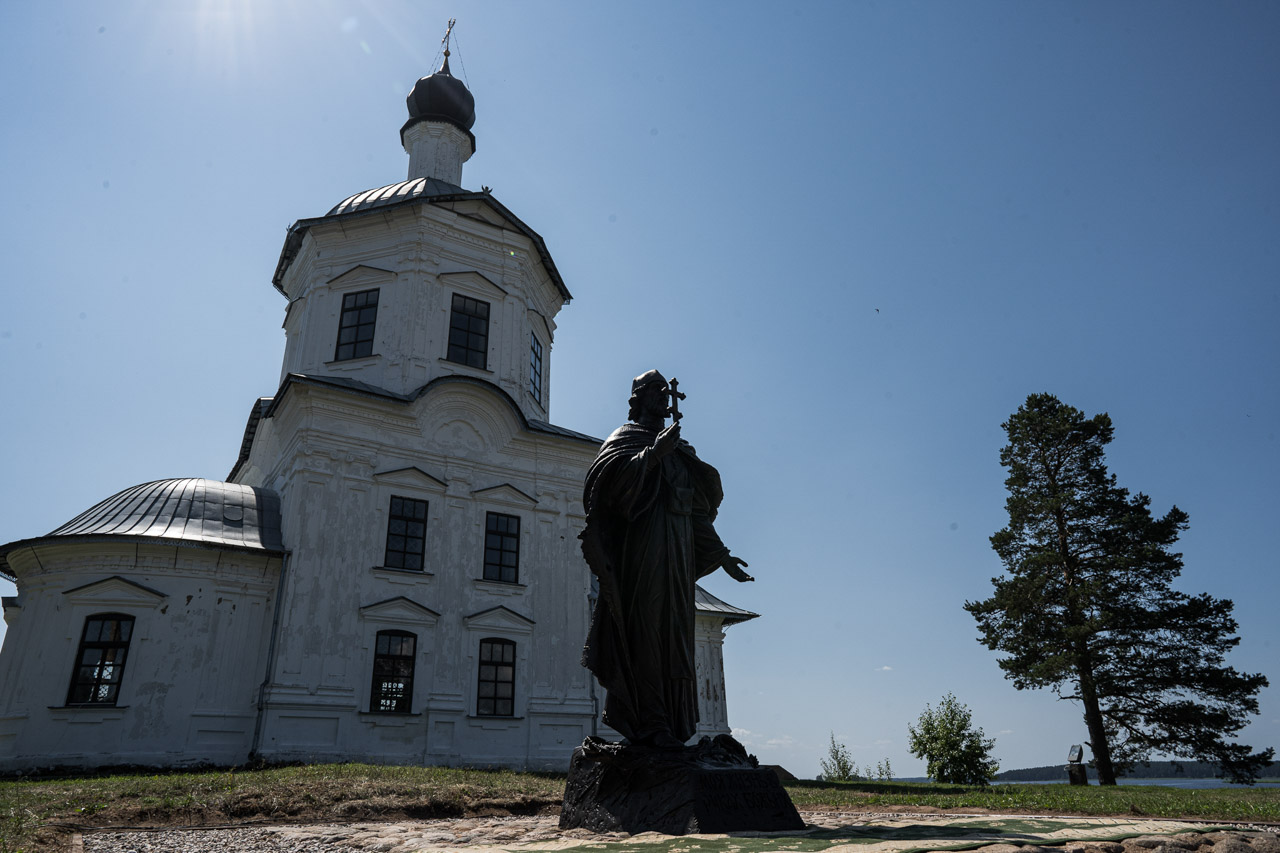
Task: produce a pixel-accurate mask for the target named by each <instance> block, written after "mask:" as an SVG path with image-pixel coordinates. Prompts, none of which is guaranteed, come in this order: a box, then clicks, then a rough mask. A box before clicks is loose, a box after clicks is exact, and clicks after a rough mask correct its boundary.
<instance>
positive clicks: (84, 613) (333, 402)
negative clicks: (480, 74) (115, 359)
mask: <svg viewBox="0 0 1280 853" xmlns="http://www.w3.org/2000/svg"><path fill="white" fill-rule="evenodd" d="M408 105H409V119H408V121H407V122H406V124H405V125H404V127H403V128H402V129H401V141H402V143H403V144H404V147H405V150H406V152H407V153H408V154H409V175H408V179H407V180H405V181H402V182H400V183H396V184H392V185H389V186H386V187H382V188H379V189H376V190H370V191H368V192H363V193H359V194H357V195H355V196H352V197H350V198H348V199H346V200H344V201H343V202H341V203H340V204H338V205H337V206H335V207H334V208H333V209H332V210H330V211H329V212H328V213H327V214H326V215H324V216H321V217H317V218H313V219H304V220H300V221H298V222H297V223H295V224H294V225H293V226H292V227H291V228H290V230H289V232H288V236H287V238H286V241H285V245H284V248H283V250H282V252H281V256H280V261H279V264H278V265H277V269H276V271H275V275H274V277H273V283H274V285H275V287H276V288H277V289H278V290H279V291H280V293H281V294H282V295H283V296H284V297H285V299H286V300H287V308H286V311H285V321H284V329H285V334H286V347H285V355H284V363H283V366H282V370H281V378H280V383H279V386H278V388H277V390H276V392H275V394H274V395H273V396H271V397H266V398H262V399H259V400H257V401H255V402H254V403H253V405H252V406H251V407H250V412H249V417H248V421H247V424H246V428H245V433H244V439H243V443H242V448H241V452H240V455H239V458H238V459H237V460H236V461H235V463H234V465H233V467H232V469H231V471H230V473H229V474H228V476H227V479H226V481H214V480H202V479H182V480H165V481H159V482H155V483H145V484H142V485H140V486H135V487H133V488H132V489H127V490H125V491H124V492H121V493H119V494H118V495H114V496H112V497H110V498H108V499H107V500H105V501H102V502H101V503H99V504H97V505H96V506H94V507H92V508H90V509H89V510H87V511H86V512H84V513H82V514H81V515H80V516H77V517H76V518H75V519H72V520H71V521H69V522H68V523H67V524H65V525H62V526H61V527H59V528H57V529H56V530H54V531H52V532H51V533H49V534H48V535H46V536H41V537H35V538H32V539H24V540H21V541H18V542H13V543H9V544H8V545H5V546H3V547H0V573H3V574H4V576H6V577H8V578H10V579H11V580H13V581H14V582H15V584H16V585H17V587H18V595H17V596H14V597H7V598H5V599H4V618H5V620H6V623H7V625H8V631H7V634H6V637H5V642H4V647H3V649H0V685H3V689H2V690H0V770H9V771H11V770H18V769H24V768H36V767H53V766H95V765H119V764H147V765H160V766H173V765H183V764H223V765H229V764H239V763H243V762H245V761H247V760H249V759H251V758H259V759H263V760H267V761H294V760H302V761H334V760H361V761H372V762H393V763H424V764H448V765H470V766H507V767H517V768H530V769H563V768H565V767H567V765H568V760H569V755H570V752H571V751H572V749H573V747H574V746H575V745H577V744H578V743H580V742H581V741H582V739H583V738H584V737H586V736H587V735H591V734H600V735H603V736H609V735H610V734H611V733H610V732H608V731H607V730H605V729H604V726H603V724H602V723H600V722H599V715H600V710H601V708H602V707H603V696H602V695H601V692H600V690H599V687H598V685H596V684H595V682H594V680H593V679H592V678H591V676H590V674H589V673H588V672H587V670H586V669H584V668H583V667H582V666H581V665H580V662H579V659H580V652H581V646H582V641H583V638H584V637H585V636H586V631H587V622H588V617H589V610H590V605H591V598H592V595H593V583H592V582H593V579H592V576H591V574H590V572H589V570H588V569H587V566H586V563H585V561H584V560H583V558H582V555H581V551H580V549H579V542H578V538H577V535H578V533H579V532H580V531H581V530H582V526H583V523H584V515H583V507H582V483H583V478H584V474H585V472H586V469H587V467H588V466H589V464H590V463H591V461H592V459H593V458H594V456H595V453H596V451H597V449H598V447H599V444H600V441H599V439H596V438H592V437H590V436H586V435H583V434H581V433H578V432H575V431H572V430H569V429H565V428H563V427H559V426H555V425H553V424H552V422H551V420H550V416H551V412H550V406H551V403H550V395H549V387H550V365H551V350H552V345H553V340H554V335H555V331H556V317H557V315H558V313H559V311H560V309H561V308H562V307H563V306H564V305H565V304H566V303H567V302H568V301H569V298H570V294H569V291H568V289H567V288H566V286H565V283H564V282H563V281H562V280H561V278H560V274H559V272H558V271H557V269H556V266H555V263H554V261H553V260H552V258H551V256H550V254H549V253H548V251H547V248H546V246H545V244H544V243H543V241H542V239H541V237H539V236H538V234H537V233H536V232H535V231H533V230H532V229H531V228H530V227H529V226H528V225H526V224H525V223H524V222H523V221H522V220H520V219H519V218H518V217H516V215H515V214H514V213H512V212H511V211H510V210H508V209H507V208H506V207H504V206H503V205H502V204H501V203H500V202H498V201H497V200H496V199H495V198H494V197H493V196H492V195H491V194H490V193H489V192H488V191H487V190H483V191H480V192H473V191H469V190H465V189H463V188H462V186H461V185H460V184H461V177H462V166H463V163H464V162H465V161H466V160H467V159H468V158H469V157H470V156H471V154H472V153H473V152H474V150H475V138H474V136H473V135H472V133H471V127H472V124H473V122H474V101H473V100H472V97H471V94H470V92H468V91H467V89H466V87H465V86H464V85H463V84H462V83H461V81H458V80H457V79H455V78H453V77H452V75H451V74H450V72H449V67H448V54H447V53H446V58H445V63H444V65H443V67H442V68H441V69H440V70H439V71H438V72H436V73H435V74H432V75H430V76H429V77H424V78H422V79H421V80H419V81H418V83H417V84H416V85H415V87H414V89H413V91H412V93H411V94H410V96H409V99H408ZM697 608H698V610H697V614H698V615H697V620H698V647H697V656H698V660H697V665H698V666H697V668H698V676H697V677H698V695H699V712H700V716H701V721H700V723H699V732H698V733H699V735H701V734H713V733H720V732H728V730H729V729H728V721H727V717H726V709H725V699H724V676H723V665H722V657H721V644H722V642H723V638H724V629H725V628H726V627H727V626H729V625H732V624H735V623H736V622H740V621H743V620H746V619H750V618H753V617H754V616H755V614H753V613H750V612H747V611H744V610H740V609H738V608H735V607H733V606H731V605H729V604H726V603H725V602H723V601H720V600H719V599H716V598H715V597H714V596H711V595H710V594H709V593H707V592H706V591H705V590H702V589H700V588H699V590H698V592H697Z"/></svg>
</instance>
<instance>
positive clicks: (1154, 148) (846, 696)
mask: <svg viewBox="0 0 1280 853" xmlns="http://www.w3.org/2000/svg"><path fill="white" fill-rule="evenodd" d="M450 16H455V17H457V18H458V26H457V29H456V31H455V33H456V36H457V41H456V42H455V52H454V60H455V61H454V63H453V69H454V72H455V74H458V75H459V76H463V77H464V79H465V80H466V82H467V83H468V85H469V86H470V88H471V90H472V92H473V93H474V95H475V98H476V112H477V121H476V125H475V128H474V131H475V134H476V138H477V146H478V150H477V153H476V155H475V157H474V158H472V160H471V162H470V163H468V164H467V166H466V168H465V170H464V173H463V183H464V184H465V185H466V186H467V187H470V188H479V187H480V186H481V185H488V186H491V187H492V188H493V192H494V195H495V196H496V197H497V198H498V199H500V200H501V201H502V202H503V203H504V204H505V205H507V206H508V207H509V208H511V209H512V210H513V211H515V212H516V213H517V214H518V215H519V216H521V217H522V218H523V219H524V220H525V221H526V222H528V223H529V224H530V225H531V226H532V227H533V228H535V229H537V230H538V231H539V232H540V233H541V234H542V236H543V237H544V238H545V240H546V242H547V245H548V247H549V248H550V250H551V252H552V254H553V256H554V257H555V259H556V263H557V265H558V266H559V268H560V271H561V273H562V274H563V276H564V278H565V281H566V283H567V284H568V286H569V288H570V290H571V291H572V292H573V294H574V300H573V302H572V303H571V304H570V305H568V306H567V307H566V308H565V309H564V310H563V311H562V312H561V314H560V316H559V318H558V322H559V330H558V332H557V339H556V342H555V349H554V353H553V355H552V358H551V371H552V373H551V376H552V379H551V391H552V418H553V420H554V421H555V422H557V423H559V424H562V425H564V426H567V427H570V428H573V429H577V430H581V431H584V432H588V433H592V434H595V435H604V434H606V433H608V432H609V431H610V430H611V429H612V428H613V427H615V426H616V425H617V424H618V423H620V422H621V421H622V420H623V419H624V418H625V414H626V405H625V400H626V394H627V390H628V383H629V381H630V378H631V377H632V376H635V375H636V374H638V373H640V372H642V371H643V370H645V369H647V368H649V367H658V368H659V369H661V370H663V371H664V372H665V373H666V374H667V375H668V376H670V375H672V374H674V375H676V376H678V377H679V378H680V380H681V387H682V389H683V390H685V391H687V392H688V395H689V397H688V400H687V401H685V403H684V404H682V408H683V410H684V411H685V412H686V417H685V420H684V427H685V429H684V434H685V437H686V438H687V439H689V440H690V441H691V442H692V443H693V444H694V445H695V446H697V447H698V448H699V452H700V453H701V455H702V456H703V457H704V458H706V459H707V460H708V461H711V462H712V463H713V464H715V465H717V466H718V467H719V468H720V470H721V472H722V474H723V477H724V481H725V485H726V490H727V493H728V497H727V499H726V501H725V504H724V506H723V508H722V513H721V519H720V521H719V523H718V527H719V529H720V532H721V534H722V536H723V538H724V539H725V541H726V542H727V543H728V544H729V545H730V546H731V547H732V548H733V549H734V551H735V552H736V553H739V554H741V555H742V556H743V557H744V558H745V559H746V560H747V561H748V562H749V563H750V564H751V571H752V572H753V574H755V575H756V577H757V578H758V580H757V582H756V583H755V584H750V585H742V586H739V585H737V584H734V583H733V582H732V581H730V580H728V579H727V578H724V577H723V576H720V577H717V578H713V579H711V580H710V581H709V582H708V586H709V587H710V588H711V589H712V591H714V592H715V593H717V594H719V595H721V596H722V597H724V598H726V599H728V600H730V601H731V602H733V603H735V604H738V605H740V606H743V607H747V608H750V609H753V610H756V611H757V612H760V613H762V614H764V615H763V618H761V619H759V620H756V621H753V622H749V623H747V624H745V625H741V626H738V627H735V628H732V629H731V630H730V632H729V637H728V640H727V646H726V667H727V675H728V683H729V712H730V720H731V723H732V724H733V725H734V727H735V728H738V729H741V730H742V734H741V736H742V738H743V740H744V741H746V742H747V743H748V745H749V746H750V747H751V748H752V749H753V751H755V752H756V753H757V754H759V755H760V757H761V759H762V760H765V761H767V762H776V763H781V764H783V765H784V766H786V767H788V768H789V769H791V770H792V771H793V772H795V773H797V774H798V775H801V776H812V775H813V774H815V773H816V772H817V769H818V757H819V755H820V754H822V752H823V749H824V747H825V744H826V741H827V737H828V733H829V732H835V734H836V736H837V737H838V738H840V739H842V740H843V741H844V742H845V743H847V744H848V745H849V747H850V748H851V750H852V753H853V757H854V760H855V761H857V762H858V763H859V764H866V763H872V764H874V763H875V762H876V761H879V760H881V759H884V758H888V759H890V760H891V762H892V764H893V766H894V769H895V770H896V771H897V772H898V774H899V775H917V774H923V772H924V768H923V763H922V762H919V761H917V760H915V759H913V758H911V757H910V756H909V754H908V753H907V750H906V727H907V723H908V722H910V721H912V720H914V719H915V718H916V716H918V714H919V712H920V711H921V710H922V709H923V707H924V705H925V703H927V702H933V703H935V704H936V702H937V700H938V699H939V698H940V697H941V696H942V695H943V694H944V693H946V692H948V691H950V692H953V693H955V695H956V696H957V698H959V699H960V701H962V702H964V703H966V704H968V705H969V706H970V707H971V708H972V709H973V712H974V720H975V722H976V723H977V724H978V725H981V726H982V727H983V728H984V729H985V730H986V733H987V734H988V735H992V736H994V737H995V738H996V749H995V755H996V757H997V758H998V759H999V760H1000V762H1001V764H1002V765H1003V766H1004V767H1006V768H1012V767H1020V766H1029V765H1037V764H1050V763H1058V762H1061V761H1063V760H1064V759H1065V757H1066V751H1067V748H1068V746H1069V745H1070V744H1072V743H1079V742H1081V741H1083V740H1084V739H1085V738H1086V735H1085V731H1084V726H1083V724H1082V722H1081V720H1080V713H1079V710H1078V709H1077V708H1075V707H1073V706H1071V705H1069V704H1067V703H1064V702H1058V701H1056V700H1055V698H1054V696H1053V695H1052V694H1051V693H1049V692H1022V693H1020V692H1018V691H1016V690H1014V689H1013V687H1012V685H1011V684H1010V683H1008V682H1006V681H1004V680H1003V679H1002V677H1001V673H1000V671H999V669H998V668H997V666H996V659H995V656H994V655H993V654H992V653H990V652H988V651H987V650H986V649H985V648H984V647H982V646H981V645H979V644H978V643H977V641H976V639H975V638H976V635H977V631H976V627H975V625H974V623H973V620H972V618H971V617H970V616H969V615H968V614H966V613H965V612H964V611H963V610H962V609H961V604H962V603H963V602H964V601H965V600H966V599H976V598H982V597H986V596H987V595H988V594H989V593H990V590H991V585H990V578H991V577H992V576H994V575H996V574H998V573H999V572H1000V570H1001V567H1000V564H999V562H998V560H997V559H996V557H995V554H994V553H993V552H992V551H991V549H990V545H989V543H988V541H987V538H988V536H990V534H991V533H992V532H994V531H995V530H997V529H999V528H1000V527H1002V526H1003V525H1004V524H1005V521H1006V517H1005V514H1004V508H1003V506H1004V488H1003V479H1004V474H1003V471H1002V469H1001V468H1000V466H999V460H998V454H999V449H1000V447H1001V445H1002V444H1003V432H1002V431H1001V429H1000V424H1001V422H1002V421H1004V420H1005V418H1007V417H1008V415H1009V414H1010V413H1012V412H1013V411H1014V410H1015V409H1016V408H1017V406H1018V405H1019V404H1020V403H1021V402H1022V401H1023V400H1024V399H1025V398H1026V396H1027V395H1028V394H1030V393H1036V392H1041V391H1048V392H1051V393H1053V394H1056V395H1057V396H1058V397H1059V398H1060V399H1062V400H1063V401H1065V402H1067V403H1070V404H1072V405H1074V406H1076V407H1078V408H1080V409H1083V410H1084V411H1085V412H1086V413H1087V414H1090V415H1092V414H1094V413H1096V412H1099V411H1106V412H1109V413H1110V414H1111V416H1112V418H1113V420H1114V422H1115V425H1116V436H1117V437H1116V440H1115V442H1114V443H1113V444H1112V445H1111V448H1110V452H1109V456H1108V459H1109V462H1110V465H1111V469H1112V471H1113V472H1114V473H1115V474H1117V476H1118V477H1119V479H1120V482H1121V484H1122V485H1125V486H1127V487H1129V488H1130V489H1132V490H1135V491H1137V490H1141V491H1144V492H1146V493H1148V494H1149V495H1151V497H1152V501H1153V508H1154V510H1155V511H1156V512H1158V513H1163V512H1164V511H1167V509H1168V508H1169V506H1170V505H1172V504H1174V503H1176V504H1177V505H1178V506H1180V507H1181V508H1183V509H1185V510H1186V511H1187V512H1188V513H1189V514H1190V516H1191V529H1190V530H1189V531H1188V532H1187V533H1186V534H1185V535H1184V537H1183V539H1182V542H1181V548H1182V551H1183V553H1184V554H1185V557H1186V570H1185V572H1184V574H1183V578H1182V581H1181V587H1182V588H1183V589H1184V590H1186V591H1188V592H1201V591H1204V592H1209V593H1211V594H1213V595H1215V596H1220V597H1226V598H1231V599H1233V600H1234V601H1235V603H1236V616H1237V617H1238V620H1239V622H1240V634H1241V637H1242V642H1241V644H1240V646H1239V648H1238V649H1237V650H1236V652H1234V653H1233V655H1232V657H1231V658H1230V662H1231V663H1232V664H1233V665H1234V666H1235V667H1236V668H1238V669H1241V670H1245V671H1250V672H1262V673H1264V674H1266V675H1267V676H1268V677H1269V678H1271V679H1272V681H1273V682H1275V683H1276V686H1273V687H1271V688H1268V689H1267V690H1266V691H1264V692H1263V694H1262V697H1261V699H1262V714H1261V715H1260V716H1259V717H1257V718H1255V722H1254V723H1253V724H1252V725H1251V726H1250V727H1249V728H1248V729H1247V730H1246V731H1245V732H1244V733H1243V740H1244V741H1245V742H1248V743H1251V744H1253V745H1254V746H1255V747H1263V746H1280V667H1278V666H1277V660H1280V620H1278V619H1276V616H1275V608H1276V602H1277V601H1280V558H1277V556H1276V550H1275V548H1274V545H1273V539H1274V530H1275V516H1276V513H1277V510H1278V509H1280V505H1278V504H1280V501H1277V487H1276V483H1277V482H1280V444H1278V443H1277V420H1278V419H1280V382H1277V378H1278V377H1277V373H1278V370H1277V368H1278V367H1280V343H1277V340H1278V336H1277V333H1276V329H1277V327H1278V326H1280V286H1278V285H1280V280H1278V279H1280V201H1278V199H1280V156H1277V152H1280V113H1278V112H1277V110H1276V108H1275V106H1276V92H1277V91H1280V6H1277V5H1276V4H1273V3H1264V2H1233V3H1217V4H1210V3H1196V4H1189V3H1169V2H1161V3H1149V2H1129V3H1123V4H1105V3H1101V2H1091V3H1075V4H1068V3H1034V4H1032V3H1015V2H1007V3H993V2H967V3H941V2H939V3H909V2H902V3H898V2H895V3H886V2H876V3H873V2H845V3H834V2H833V3H825V4H820V3H787V4H762V3H747V2H734V3H710V2H708V3H700V4H676V3H665V2H646V3H643V4H642V3H627V4H623V3H608V4H601V3H586V2H582V3H540V4H531V3H515V2H497V3H483V4H481V3H457V4H444V3H438V2H412V3H411V2H398V1H397V0H386V2H346V1H345V0H314V2H307V3H302V2H298V0H294V2H288V0H278V2H274V3H271V2H268V3H248V2H243V0H203V2H199V3H196V2H191V3H181V2H142V0H122V1H121V2H117V3H112V4H103V3H89V2H64V3H44V4H18V3H9V4H3V5H2V6H0V29H2V30H3V31H4V32H5V33H7V34H8V36H9V37H8V39H7V40H6V42H7V45H6V50H5V51H4V52H3V54H0V76H2V77H3V79H4V80H6V85H5V86H4V87H3V88H2V89H0V114H2V115H3V116H4V120H3V122H2V123H0V160H2V161H3V162H4V164H5V169H4V171H5V186H6V191H7V193H8V202H7V203H6V204H5V205H3V207H0V227H2V228H3V233H4V235H5V261H6V274H5V284H4V307H3V310H2V311H0V369H2V373H0V376H3V387H4V391H5V393H4V400H5V412H6V416H5V417H4V418H3V419H2V420H0V454H2V455H0V463H3V471H4V478H3V480H0V541H11V540H15V539H21V538H25V537H29V536H36V535H40V534H42V533H45V532H47V531H49V530H50V529H52V528H54V527H55V526H57V525H59V524H61V523H63V522H64V521H67V520H68V519H70V518H71V517H72V516H74V515H76V514H77V513H79V512H80V511H82V510H84V509H85V508H87V507H88V506H90V505H91V504H93V503H95V502H97V501H98V500H101V499H102V498H104V497H106V496H108V495H110V494H113V493H115V492H116V491H119V490H120V489H123V488H126V487H128V486H130V485H133V484H135V483H140V482H145V481H147V480H152V479H159V478H163V477H177V476H202V477H212V478H217V479H221V478H223V477H225V476H226V474H227V472H228V471H229V469H230V468H231V465H232V463H233V462H234V460H235V457H236V453H237V451H238V448H239V443H240V436H241V431H242V429H243V426H244V420H245V417H246V415H247V412H248V407H249V405H250V403H251V401H252V400H253V399H255V398H257V397H259V396H263V395H270V394H271V393H273V392H274V390H275V387H276V384H277V382H278V379H279V369H280V358H281V355H282V352H283V343H284V338H283V333H282V332H281V330H280V323H281V321H282V319H283V312H284V300H283V299H282V298H281V297H280V296H279V294H277V293H276V292H275V290H274V289H273V288H272V287H271V283H270V280H271V274H272V272H273V270H274V268H275V263H276V260H277V257H278V255H279V252H280V248H281V245H282V243H283V238H284V234H285V229H286V227H287V226H288V225H289V224H290V223H291V222H292V221H294V220H296V219H299V218H303V217H310V216H317V215H320V214H323V213H324V212H325V211H327V210H328V209H329V208H330V207H331V206H332V205H333V204H335V203H336V202H338V201H339V200H341V199H342V198H344V197H346V196H348V195H350V194H352V193H355V192H358V191H360V190H363V189H368V188H371V187H377V186H382V185H384V184H388V183H393V182H395V181H399V180H402V179H403V178H404V176H405V170H406V167H407V158H406V157H405V155H404V153H403V151H402V150H401V149H400V147H399V138H398V130H399V127H400V125H401V124H402V123H403V120H404V117H405V113H404V110H405V107H404V96H405V94H406V93H407V92H408V90H409V88H410V87H411V86H412V84H413V82H414V81H415V80H416V79H417V78H418V77H419V76H421V75H424V74H427V73H429V72H430V71H432V70H433V69H434V67H435V66H434V62H435V58H436V55H437V53H438V49H439V38H440V36H441V34H442V31H443V25H444V22H445V20H446V19H447V18H449V17H450ZM0 588H2V589H0V591H3V593H4V594H12V592H13V589H12V585H11V584H8V583H5V582H0Z"/></svg>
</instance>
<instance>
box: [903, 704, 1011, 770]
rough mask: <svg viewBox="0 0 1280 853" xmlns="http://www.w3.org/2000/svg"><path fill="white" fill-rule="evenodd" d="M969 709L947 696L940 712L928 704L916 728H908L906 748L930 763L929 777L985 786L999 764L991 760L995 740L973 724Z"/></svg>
mask: <svg viewBox="0 0 1280 853" xmlns="http://www.w3.org/2000/svg"><path fill="white" fill-rule="evenodd" d="M972 719H973V715H972V714H971V713H970V711H969V709H968V708H966V707H965V706H964V705H962V704H960V703H959V702H958V701H956V697H955V696H953V695H951V694H950V693H948V694H947V695H946V696H943V697H942V701H941V702H939V703H938V710H936V711H935V710H933V709H932V708H931V707H930V706H928V705H925V706H924V711H923V712H922V713H921V714H920V719H919V720H917V721H916V724H915V725H914V726H912V725H908V726H907V735H908V741H907V748H908V749H910V750H911V754H912V755H914V756H915V757H916V758H923V759H925V760H926V761H927V762H929V777H930V778H931V779H934V780H936V781H938V782H948V783H953V784H958V785H986V784H987V783H988V782H990V781H991V780H992V778H994V777H995V775H996V771H998V770H999V769H1000V765H999V764H997V763H996V762H995V761H992V760H991V755H990V753H991V748H992V747H993V746H995V744H996V742H995V739H988V738H984V737H983V736H982V729H981V728H979V729H975V728H973V725H972Z"/></svg>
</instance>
